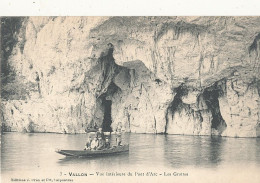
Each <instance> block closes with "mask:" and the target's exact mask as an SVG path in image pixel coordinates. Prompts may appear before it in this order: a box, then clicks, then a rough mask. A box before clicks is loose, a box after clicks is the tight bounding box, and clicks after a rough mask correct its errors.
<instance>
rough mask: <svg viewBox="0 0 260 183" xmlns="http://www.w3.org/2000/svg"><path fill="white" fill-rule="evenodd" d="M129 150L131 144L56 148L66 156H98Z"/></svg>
mask: <svg viewBox="0 0 260 183" xmlns="http://www.w3.org/2000/svg"><path fill="white" fill-rule="evenodd" d="M128 151H129V145H121V146H113V147H111V148H109V149H102V150H59V149H58V150H56V152H57V153H59V154H62V155H65V156H74V157H96V156H105V155H113V154H119V153H124V152H128Z"/></svg>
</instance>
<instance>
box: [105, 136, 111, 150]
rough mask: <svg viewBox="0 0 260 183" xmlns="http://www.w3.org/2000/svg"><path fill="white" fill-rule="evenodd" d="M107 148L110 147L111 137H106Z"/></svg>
mask: <svg viewBox="0 0 260 183" xmlns="http://www.w3.org/2000/svg"><path fill="white" fill-rule="evenodd" d="M105 148H106V149H109V148H110V141H109V138H108V137H106V140H105Z"/></svg>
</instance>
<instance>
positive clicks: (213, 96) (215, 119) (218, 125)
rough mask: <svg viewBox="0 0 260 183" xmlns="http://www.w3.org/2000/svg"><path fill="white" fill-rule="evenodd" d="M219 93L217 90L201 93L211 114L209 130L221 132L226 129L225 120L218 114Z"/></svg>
mask: <svg viewBox="0 0 260 183" xmlns="http://www.w3.org/2000/svg"><path fill="white" fill-rule="evenodd" d="M220 93H221V91H219V90H205V91H204V92H203V97H204V99H205V102H206V104H207V106H208V108H209V110H210V111H211V113H212V121H211V128H214V129H216V130H219V131H220V132H222V131H223V130H224V129H223V128H226V123H225V120H224V119H223V117H222V115H221V113H220V107H219V101H218V98H219V96H220Z"/></svg>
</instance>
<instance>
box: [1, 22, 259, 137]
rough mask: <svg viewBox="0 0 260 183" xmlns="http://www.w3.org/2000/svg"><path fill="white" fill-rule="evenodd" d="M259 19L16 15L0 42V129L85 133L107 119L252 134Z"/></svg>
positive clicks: (126, 124)
mask: <svg viewBox="0 0 260 183" xmlns="http://www.w3.org/2000/svg"><path fill="white" fill-rule="evenodd" d="M5 21H7V20H5ZM259 22H260V18H259V17H29V18H28V17H25V18H21V19H20V24H19V25H20V27H19V29H17V28H16V29H15V31H14V34H13V35H12V37H13V39H15V41H14V43H13V44H12V45H10V44H9V45H8V44H7V43H6V44H3V45H2V46H3V47H4V48H3V47H2V49H5V50H7V47H8V49H9V50H11V51H6V52H4V53H5V57H4V59H5V60H4V61H5V62H6V63H7V64H6V65H8V68H9V70H8V72H6V73H5V75H4V78H6V79H5V81H4V82H3V81H2V85H1V86H3V89H2V91H1V98H2V101H1V121H2V131H17V132H29V133H33V132H51V133H71V134H73V133H85V130H86V129H87V128H89V127H93V126H94V125H97V126H102V125H104V123H106V121H110V122H109V123H111V124H106V126H111V128H112V130H115V129H116V127H117V125H118V123H119V122H121V123H122V125H123V128H124V130H125V131H126V132H132V133H154V134H159V133H166V134H180V135H219V136H228V137H258V136H260V99H259V95H260V72H259V71H260V70H259V68H260V67H259V66H260V62H259V58H260V57H259V53H260V47H259V45H260V36H259V35H260V24H259ZM10 26H11V25H10ZM2 28H3V27H2ZM2 30H3V29H2ZM6 70H7V69H6ZM11 76H12V77H11ZM1 78H2V77H1ZM1 88H2V87H1Z"/></svg>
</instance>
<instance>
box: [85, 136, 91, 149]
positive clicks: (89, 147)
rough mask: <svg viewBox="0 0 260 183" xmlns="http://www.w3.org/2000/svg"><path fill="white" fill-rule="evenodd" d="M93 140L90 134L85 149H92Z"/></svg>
mask: <svg viewBox="0 0 260 183" xmlns="http://www.w3.org/2000/svg"><path fill="white" fill-rule="evenodd" d="M91 142H92V138H91V136H90V135H89V136H88V141H87V143H86V145H85V149H84V150H90V149H91Z"/></svg>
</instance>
